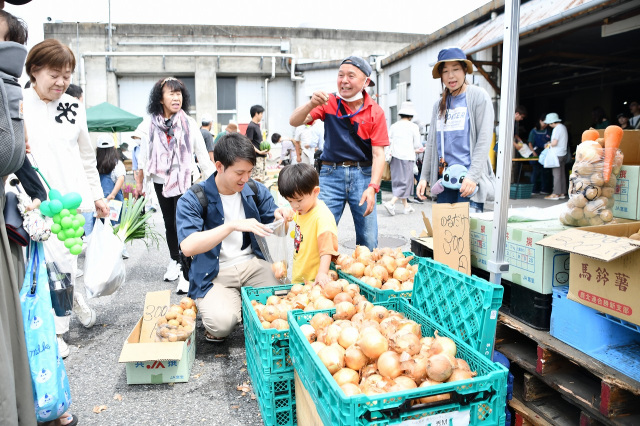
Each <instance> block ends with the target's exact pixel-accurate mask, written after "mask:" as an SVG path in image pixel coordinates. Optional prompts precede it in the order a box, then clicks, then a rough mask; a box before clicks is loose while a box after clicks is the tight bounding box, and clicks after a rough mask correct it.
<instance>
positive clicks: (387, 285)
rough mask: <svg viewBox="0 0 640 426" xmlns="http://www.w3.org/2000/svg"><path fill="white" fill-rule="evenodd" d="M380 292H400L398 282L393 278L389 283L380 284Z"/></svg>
mask: <svg viewBox="0 0 640 426" xmlns="http://www.w3.org/2000/svg"><path fill="white" fill-rule="evenodd" d="M380 289H381V290H393V291H400V282H399V281H398V280H396V279H395V278H391V279H390V280H389V281H387V282H386V283H384V284H382V287H380Z"/></svg>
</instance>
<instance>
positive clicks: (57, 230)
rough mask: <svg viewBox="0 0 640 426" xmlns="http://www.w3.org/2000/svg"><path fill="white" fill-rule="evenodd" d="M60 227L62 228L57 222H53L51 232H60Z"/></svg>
mask: <svg viewBox="0 0 640 426" xmlns="http://www.w3.org/2000/svg"><path fill="white" fill-rule="evenodd" d="M61 229H62V226H60V224H59V223H54V224H53V225H51V232H53V233H54V234H57V233H58V232H60V230H61Z"/></svg>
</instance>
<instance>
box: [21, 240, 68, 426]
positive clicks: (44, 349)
mask: <svg viewBox="0 0 640 426" xmlns="http://www.w3.org/2000/svg"><path fill="white" fill-rule="evenodd" d="M20 304H21V307H22V320H23V323H24V335H25V340H26V343H27V353H28V356H29V368H30V369H31V384H32V387H33V400H34V401H35V404H36V417H37V419H38V421H40V422H47V421H52V420H55V419H57V418H58V417H60V416H61V415H62V414H63V413H64V412H65V411H67V409H68V408H69V406H70V405H71V392H70V390H69V379H68V378H67V373H66V370H65V368H64V362H63V361H62V359H61V358H60V356H59V355H58V341H57V339H56V330H55V325H54V321H53V314H52V313H51V297H50V294H49V282H48V278H47V268H46V266H45V255H44V249H43V247H42V243H40V242H38V243H35V242H32V243H31V245H30V247H29V261H28V264H27V270H26V273H25V277H24V283H23V285H22V289H21V290H20Z"/></svg>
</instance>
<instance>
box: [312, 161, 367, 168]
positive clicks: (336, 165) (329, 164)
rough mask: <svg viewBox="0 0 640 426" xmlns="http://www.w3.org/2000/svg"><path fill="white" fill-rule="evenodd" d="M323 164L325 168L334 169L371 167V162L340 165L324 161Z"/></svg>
mask: <svg viewBox="0 0 640 426" xmlns="http://www.w3.org/2000/svg"><path fill="white" fill-rule="evenodd" d="M322 164H323V165H324V166H332V167H338V166H342V167H353V166H355V167H371V161H340V162H339V163H332V162H330V161H323V162H322Z"/></svg>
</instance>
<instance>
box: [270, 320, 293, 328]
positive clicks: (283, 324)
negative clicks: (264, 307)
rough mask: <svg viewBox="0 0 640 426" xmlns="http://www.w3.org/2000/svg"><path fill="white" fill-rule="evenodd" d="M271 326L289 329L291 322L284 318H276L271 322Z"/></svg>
mask: <svg viewBox="0 0 640 426" xmlns="http://www.w3.org/2000/svg"><path fill="white" fill-rule="evenodd" d="M271 328H275V329H276V330H288V329H289V323H288V322H287V321H285V320H283V319H280V318H278V319H276V320H273V321H272V322H271Z"/></svg>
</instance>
